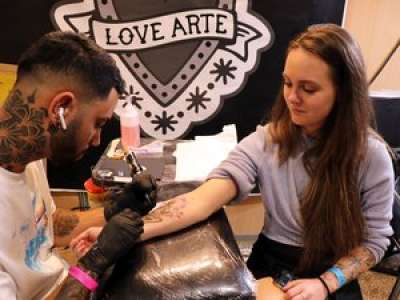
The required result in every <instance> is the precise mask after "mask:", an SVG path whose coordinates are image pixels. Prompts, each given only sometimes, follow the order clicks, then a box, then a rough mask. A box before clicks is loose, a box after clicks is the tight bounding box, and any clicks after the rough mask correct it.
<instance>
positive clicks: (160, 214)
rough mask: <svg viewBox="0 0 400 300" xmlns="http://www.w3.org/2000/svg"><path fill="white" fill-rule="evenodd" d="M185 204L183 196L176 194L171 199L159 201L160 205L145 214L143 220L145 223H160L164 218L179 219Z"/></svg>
mask: <svg viewBox="0 0 400 300" xmlns="http://www.w3.org/2000/svg"><path fill="white" fill-rule="evenodd" d="M186 205H187V200H186V198H185V196H178V197H176V198H173V199H172V200H170V201H168V202H165V203H161V205H160V206H159V207H158V208H156V209H155V210H154V211H152V212H151V213H150V214H148V215H147V216H145V217H144V218H143V220H144V221H145V222H147V223H160V222H162V221H163V220H165V219H180V218H181V217H182V216H183V209H184V208H185V207H186Z"/></svg>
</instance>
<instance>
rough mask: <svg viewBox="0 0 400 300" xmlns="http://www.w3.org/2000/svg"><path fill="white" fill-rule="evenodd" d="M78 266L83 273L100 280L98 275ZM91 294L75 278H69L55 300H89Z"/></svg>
mask: <svg viewBox="0 0 400 300" xmlns="http://www.w3.org/2000/svg"><path fill="white" fill-rule="evenodd" d="M78 266H79V268H80V269H81V270H82V271H85V272H87V273H88V274H89V276H90V277H92V278H93V279H95V280H97V279H98V275H97V274H96V273H94V272H90V271H89V270H87V269H86V268H85V267H83V266H82V265H80V264H78ZM90 294H91V291H90V290H89V289H87V288H86V287H84V286H83V285H82V284H81V283H80V282H79V281H78V280H76V279H75V278H73V277H71V276H68V277H67V279H66V281H65V282H64V284H63V286H62V288H61V290H60V291H59V293H58V295H57V297H56V298H55V300H67V299H68V300H85V299H89V297H90Z"/></svg>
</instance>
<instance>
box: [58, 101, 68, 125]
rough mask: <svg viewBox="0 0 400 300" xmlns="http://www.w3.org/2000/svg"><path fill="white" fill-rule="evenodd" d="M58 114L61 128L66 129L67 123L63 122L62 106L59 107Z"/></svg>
mask: <svg viewBox="0 0 400 300" xmlns="http://www.w3.org/2000/svg"><path fill="white" fill-rule="evenodd" d="M58 116H59V117H60V123H61V128H62V129H63V130H67V124H66V123H65V119H64V107H60V108H59V109H58Z"/></svg>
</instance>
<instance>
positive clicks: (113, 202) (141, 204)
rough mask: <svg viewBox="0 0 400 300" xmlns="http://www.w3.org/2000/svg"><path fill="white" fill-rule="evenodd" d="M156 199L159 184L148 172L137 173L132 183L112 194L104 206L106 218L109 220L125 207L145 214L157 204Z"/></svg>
mask: <svg viewBox="0 0 400 300" xmlns="http://www.w3.org/2000/svg"><path fill="white" fill-rule="evenodd" d="M156 199H157V185H156V182H155V180H154V179H153V177H152V176H151V175H150V174H148V173H146V172H142V173H139V174H136V175H134V176H132V183H127V184H125V186H124V187H123V189H122V190H119V191H117V192H114V193H112V194H111V195H110V198H109V201H108V202H107V203H106V204H105V206H104V218H105V219H106V220H107V221H108V220H109V219H111V217H112V216H113V215H115V214H117V213H119V212H120V211H122V210H123V209H125V208H130V209H131V210H133V211H136V212H138V213H139V214H140V215H142V216H144V215H146V214H147V213H148V212H149V211H150V210H151V209H152V208H153V207H154V206H155V205H156Z"/></svg>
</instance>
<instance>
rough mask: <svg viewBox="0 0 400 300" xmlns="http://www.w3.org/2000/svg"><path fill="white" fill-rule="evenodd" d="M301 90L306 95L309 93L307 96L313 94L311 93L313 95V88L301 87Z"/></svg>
mask: <svg viewBox="0 0 400 300" xmlns="http://www.w3.org/2000/svg"><path fill="white" fill-rule="evenodd" d="M303 90H304V91H305V92H306V93H309V94H313V93H315V91H316V90H315V88H313V87H308V86H303Z"/></svg>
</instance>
